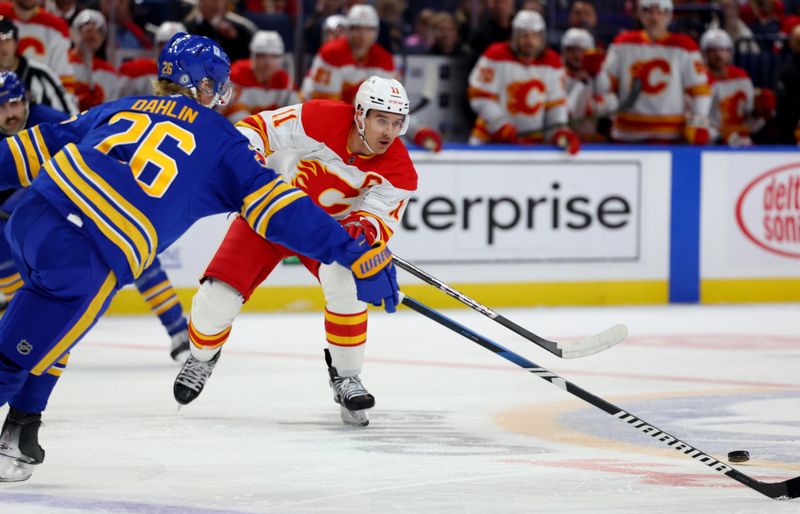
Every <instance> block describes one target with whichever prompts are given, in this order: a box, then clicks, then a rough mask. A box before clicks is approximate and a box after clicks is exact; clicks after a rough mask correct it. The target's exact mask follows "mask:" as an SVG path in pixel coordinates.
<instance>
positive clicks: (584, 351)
mask: <svg viewBox="0 0 800 514" xmlns="http://www.w3.org/2000/svg"><path fill="white" fill-rule="evenodd" d="M627 336H628V327H626V326H625V325H614V326H613V327H611V328H609V329H608V330H604V331H603V332H600V333H599V334H595V335H593V336H590V337H584V338H582V339H578V340H577V341H567V342H561V343H558V347H559V349H560V350H561V353H562V355H561V356H562V357H563V358H564V359H574V358H576V357H585V356H587V355H592V354H595V353H598V352H602V351H603V350H607V349H609V348H611V347H612V346H614V345H616V344H618V343H621V342H622V341H623V340H624V339H625V338H626V337H627Z"/></svg>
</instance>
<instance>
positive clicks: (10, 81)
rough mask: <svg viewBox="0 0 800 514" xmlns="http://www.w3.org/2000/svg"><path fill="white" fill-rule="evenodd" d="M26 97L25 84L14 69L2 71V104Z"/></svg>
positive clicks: (0, 88)
mask: <svg viewBox="0 0 800 514" xmlns="http://www.w3.org/2000/svg"><path fill="white" fill-rule="evenodd" d="M24 98H25V84H23V83H22V81H21V80H20V79H19V77H17V74H16V73H14V72H13V71H0V105H2V104H5V103H8V102H16V101H19V100H22V99H24Z"/></svg>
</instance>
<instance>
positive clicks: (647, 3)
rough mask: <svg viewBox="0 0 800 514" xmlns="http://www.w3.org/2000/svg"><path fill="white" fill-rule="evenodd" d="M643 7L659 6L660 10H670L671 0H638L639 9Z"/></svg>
mask: <svg viewBox="0 0 800 514" xmlns="http://www.w3.org/2000/svg"><path fill="white" fill-rule="evenodd" d="M643 7H660V8H661V10H662V11H670V12H672V0H639V9H641V8H643Z"/></svg>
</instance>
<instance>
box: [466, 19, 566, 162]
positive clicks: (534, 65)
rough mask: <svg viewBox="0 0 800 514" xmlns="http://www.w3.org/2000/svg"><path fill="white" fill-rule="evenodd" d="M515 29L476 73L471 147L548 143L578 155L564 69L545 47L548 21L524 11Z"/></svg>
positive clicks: (473, 77)
mask: <svg viewBox="0 0 800 514" xmlns="http://www.w3.org/2000/svg"><path fill="white" fill-rule="evenodd" d="M511 27H512V34H511V40H510V41H507V42H501V43H494V44H492V45H490V46H489V48H487V49H486V51H485V52H484V53H483V54H482V55H481V57H480V58H479V59H478V62H477V63H476V64H475V67H474V68H473V69H472V72H471V73H470V76H469V90H468V96H469V101H470V105H471V106H472V109H473V110H474V111H475V113H476V114H477V115H478V118H477V120H476V122H475V126H474V127H473V129H472V135H471V136H470V144H475V145H478V144H484V143H517V144H526V143H528V144H529V143H543V142H547V143H552V144H556V145H558V146H559V147H561V148H563V149H565V150H566V151H568V152H569V153H572V154H574V153H577V152H578V150H579V149H580V140H579V139H578V136H577V135H576V134H575V132H573V131H572V130H571V129H569V128H568V127H567V122H568V117H569V113H568V112H567V98H566V91H565V89H564V80H565V74H564V68H563V66H562V65H561V58H560V57H559V55H558V54H557V53H556V52H554V51H553V50H551V49H549V48H546V47H545V28H546V26H545V22H544V18H542V16H541V15H540V14H539V13H537V12H535V11H526V10H522V11H519V12H518V13H517V14H516V15H515V16H514V19H513V20H512V22H511Z"/></svg>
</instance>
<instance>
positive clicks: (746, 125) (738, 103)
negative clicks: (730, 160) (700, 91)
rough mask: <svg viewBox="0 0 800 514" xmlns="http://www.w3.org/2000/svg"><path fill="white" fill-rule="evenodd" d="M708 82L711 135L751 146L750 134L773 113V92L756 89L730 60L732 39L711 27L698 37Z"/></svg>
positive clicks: (739, 144) (729, 142) (715, 139)
mask: <svg viewBox="0 0 800 514" xmlns="http://www.w3.org/2000/svg"><path fill="white" fill-rule="evenodd" d="M700 49H701V51H702V52H703V59H705V63H706V67H707V68H708V80H709V83H710V84H711V115H710V120H711V139H712V141H714V142H720V143H722V144H726V145H728V146H751V145H752V144H753V141H752V139H750V134H752V133H754V132H757V131H759V130H761V128H762V127H763V126H764V125H765V124H766V120H767V119H768V118H770V117H772V116H773V111H774V110H775V94H774V93H773V92H772V91H771V90H769V89H760V90H756V89H755V88H754V87H753V81H752V80H750V76H749V75H747V72H746V71H745V70H743V69H742V68H739V67H737V66H734V65H732V64H731V61H732V59H733V40H732V39H731V37H730V36H729V35H728V33H727V32H725V31H724V30H722V29H710V30H708V31H706V32H705V33H704V34H703V37H702V38H700Z"/></svg>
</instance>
